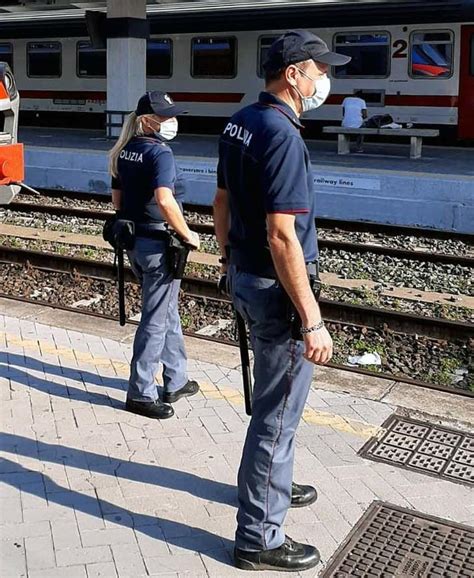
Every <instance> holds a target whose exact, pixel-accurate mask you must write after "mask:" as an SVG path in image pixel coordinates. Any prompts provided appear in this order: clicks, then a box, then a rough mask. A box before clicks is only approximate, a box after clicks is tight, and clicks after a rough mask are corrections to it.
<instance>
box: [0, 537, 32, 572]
mask: <svg viewBox="0 0 474 578" xmlns="http://www.w3.org/2000/svg"><path fill="white" fill-rule="evenodd" d="M0 559H1V561H0V572H1V575H2V577H4V578H7V577H8V578H10V577H11V578H13V577H15V578H21V577H24V576H25V577H26V557H25V545H24V543H23V540H1V541H0Z"/></svg>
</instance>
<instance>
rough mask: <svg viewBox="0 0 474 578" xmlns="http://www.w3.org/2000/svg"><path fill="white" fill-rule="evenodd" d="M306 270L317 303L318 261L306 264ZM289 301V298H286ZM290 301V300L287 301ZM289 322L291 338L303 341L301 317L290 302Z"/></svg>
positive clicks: (318, 285) (319, 282) (318, 288)
mask: <svg viewBox="0 0 474 578" xmlns="http://www.w3.org/2000/svg"><path fill="white" fill-rule="evenodd" d="M306 270H307V272H308V279H309V286H310V287H311V291H312V292H313V295H314V297H315V299H316V301H319V297H320V295H321V279H320V277H319V261H314V262H313V263H308V264H307V265H306ZM288 299H289V298H288ZM289 300H290V299H289ZM290 321H291V337H292V339H296V340H298V341H303V335H302V334H301V326H302V323H301V317H300V316H299V313H298V311H297V310H296V307H295V306H294V305H293V302H292V301H291V300H290Z"/></svg>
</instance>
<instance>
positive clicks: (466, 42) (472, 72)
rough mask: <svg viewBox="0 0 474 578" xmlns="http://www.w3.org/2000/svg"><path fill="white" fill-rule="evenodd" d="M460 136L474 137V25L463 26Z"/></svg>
mask: <svg viewBox="0 0 474 578" xmlns="http://www.w3.org/2000/svg"><path fill="white" fill-rule="evenodd" d="M458 136H459V138H468V139H474V26H461V62H460V71H459V104H458Z"/></svg>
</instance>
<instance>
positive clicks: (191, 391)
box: [163, 381, 199, 403]
mask: <svg viewBox="0 0 474 578" xmlns="http://www.w3.org/2000/svg"><path fill="white" fill-rule="evenodd" d="M198 391H199V384H198V382H197V381H188V383H187V384H186V385H183V387H182V388H181V389H178V391H172V392H165V393H164V394H163V401H164V402H165V403H174V402H175V401H178V399H181V398H182V397H189V396H191V395H195V394H196V393H197V392H198Z"/></svg>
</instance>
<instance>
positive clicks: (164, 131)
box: [156, 117, 178, 140]
mask: <svg viewBox="0 0 474 578" xmlns="http://www.w3.org/2000/svg"><path fill="white" fill-rule="evenodd" d="M177 134H178V119H177V118H176V117H175V118H169V119H168V120H165V121H163V122H162V123H161V125H160V131H159V132H158V133H156V135H157V136H158V137H159V138H162V139H163V140H173V139H174V138H175V136H176V135H177Z"/></svg>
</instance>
